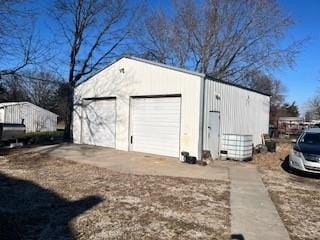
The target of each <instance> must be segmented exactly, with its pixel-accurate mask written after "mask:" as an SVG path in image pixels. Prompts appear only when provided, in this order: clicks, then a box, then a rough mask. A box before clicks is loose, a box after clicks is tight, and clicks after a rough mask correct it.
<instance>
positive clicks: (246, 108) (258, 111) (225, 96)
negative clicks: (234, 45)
mask: <svg viewBox="0 0 320 240" xmlns="http://www.w3.org/2000/svg"><path fill="white" fill-rule="evenodd" d="M210 111H219V112H220V136H221V135H222V134H245V135H252V136H253V143H254V145H257V144H260V143H261V134H263V133H268V127H269V111H270V97H268V96H265V95H262V94H259V93H256V92H253V91H249V90H246V89H242V88H239V87H236V86H232V85H229V84H226V83H221V82H217V81H213V80H210V79H206V80H205V100H204V119H203V120H204V129H203V131H204V132H203V148H204V150H208V141H207V139H208V131H207V130H208V121H209V114H208V113H209V112H210Z"/></svg>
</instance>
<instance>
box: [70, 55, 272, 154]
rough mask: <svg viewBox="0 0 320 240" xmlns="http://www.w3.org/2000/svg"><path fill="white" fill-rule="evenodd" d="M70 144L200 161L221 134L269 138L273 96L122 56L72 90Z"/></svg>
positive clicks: (213, 149)
mask: <svg viewBox="0 0 320 240" xmlns="http://www.w3.org/2000/svg"><path fill="white" fill-rule="evenodd" d="M74 104H75V110H74V114H73V139H74V142H75V143H81V144H90V145H98V146H104V147H111V148H116V149H120V150H125V151H136V152H145V153H153V154H159V155H165V156H172V157H180V156H181V152H188V153H189V154H190V155H191V156H195V157H197V158H198V159H201V158H202V153H203V151H204V150H209V151H210V152H211V155H212V156H213V157H218V156H219V154H220V150H221V141H222V138H221V136H223V135H224V134H240V135H251V136H252V142H253V144H254V145H257V144H260V143H261V135H262V134H263V133H268V127H269V110H270V108H269V107H270V97H269V96H268V95H267V94H264V93H262V92H259V91H255V90H252V89H249V88H245V87H242V86H239V85H235V84H232V83H229V82H223V81H219V80H217V79H215V78H213V77H211V76H208V75H205V74H202V73H198V72H193V71H188V70H185V69H181V68H176V67H172V66H169V65H164V64H160V63H156V62H152V61H148V60H145V59H141V58H136V57H131V56H125V57H122V58H120V59H118V60H117V61H115V62H114V63H113V64H111V65H109V66H107V67H106V68H104V69H102V70H101V71H99V72H98V73H96V74H95V75H94V76H92V77H90V78H89V79H88V80H87V81H85V82H83V83H82V84H80V85H79V86H77V87H76V89H75V99H74Z"/></svg>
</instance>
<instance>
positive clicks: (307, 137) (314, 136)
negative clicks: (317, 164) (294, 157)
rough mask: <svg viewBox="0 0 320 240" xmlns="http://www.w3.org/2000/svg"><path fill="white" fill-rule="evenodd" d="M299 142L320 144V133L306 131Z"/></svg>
mask: <svg viewBox="0 0 320 240" xmlns="http://www.w3.org/2000/svg"><path fill="white" fill-rule="evenodd" d="M299 143H306V144H320V133H305V134H304V135H303V136H302V137H301V138H300V140H299Z"/></svg>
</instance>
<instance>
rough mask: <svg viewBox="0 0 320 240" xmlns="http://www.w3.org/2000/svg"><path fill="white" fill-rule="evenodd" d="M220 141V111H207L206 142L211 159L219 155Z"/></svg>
mask: <svg viewBox="0 0 320 240" xmlns="http://www.w3.org/2000/svg"><path fill="white" fill-rule="evenodd" d="M219 141H220V113H219V112H209V125H208V143H209V150H210V153H211V156H212V158H213V159H215V158H217V157H218V156H219V147H220V146H219Z"/></svg>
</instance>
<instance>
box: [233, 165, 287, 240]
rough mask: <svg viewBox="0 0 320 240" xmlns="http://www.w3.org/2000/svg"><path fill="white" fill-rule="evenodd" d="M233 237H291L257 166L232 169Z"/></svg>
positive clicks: (254, 239) (261, 239)
mask: <svg viewBox="0 0 320 240" xmlns="http://www.w3.org/2000/svg"><path fill="white" fill-rule="evenodd" d="M230 178H231V194H230V195H231V196H230V205H231V233H232V237H231V239H239V240H240V239H245V240H257V239H259V240H270V239H281V240H290V238H289V234H288V232H287V230H286V228H285V227H284V225H283V222H282V221H281V219H280V216H279V214H278V212H277V210H276V208H275V206H274V204H273V202H272V200H271V199H270V196H269V194H268V191H267V189H266V188H265V186H264V184H263V182H262V179H261V177H260V174H259V172H258V171H257V169H256V168H255V167H254V166H248V165H246V166H241V165H239V166H234V167H231V168H230Z"/></svg>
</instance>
